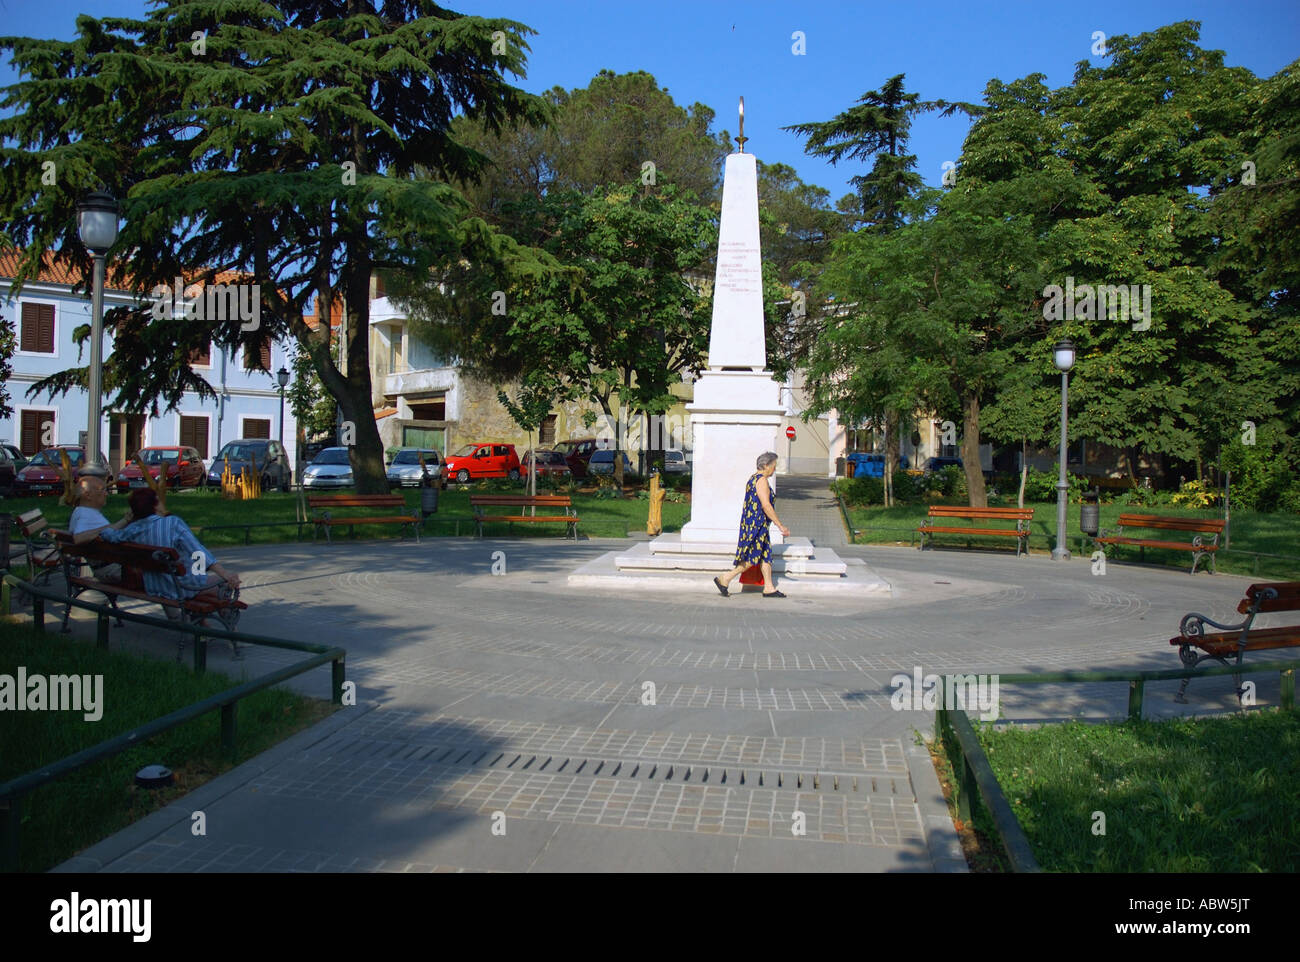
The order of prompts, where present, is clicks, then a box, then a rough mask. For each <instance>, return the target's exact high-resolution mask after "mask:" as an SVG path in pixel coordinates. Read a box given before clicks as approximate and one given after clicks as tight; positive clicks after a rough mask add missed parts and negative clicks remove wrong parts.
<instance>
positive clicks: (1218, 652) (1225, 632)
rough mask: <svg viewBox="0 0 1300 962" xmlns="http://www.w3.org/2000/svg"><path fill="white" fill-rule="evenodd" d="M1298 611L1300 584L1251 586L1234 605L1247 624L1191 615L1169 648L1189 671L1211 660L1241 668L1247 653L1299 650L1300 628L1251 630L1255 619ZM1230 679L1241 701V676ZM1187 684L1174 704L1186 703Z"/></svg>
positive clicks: (1288, 582)
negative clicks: (1209, 629)
mask: <svg viewBox="0 0 1300 962" xmlns="http://www.w3.org/2000/svg"><path fill="white" fill-rule="evenodd" d="M1298 610H1300V581H1279V582H1274V583H1272V584H1261V585H1251V586H1250V587H1249V588H1247V589H1246V597H1244V598H1243V599H1241V602H1240V603H1239V604H1238V605H1237V612H1238V614H1243V615H1245V616H1246V620H1245V621H1243V622H1242V623H1241V624H1239V625H1222V624H1219V622H1217V621H1215V620H1213V619H1212V618H1209V617H1207V616H1206V615H1201V614H1197V613H1196V612H1192V613H1191V614H1187V615H1184V616H1183V620H1182V622H1181V623H1180V624H1179V626H1178V631H1179V635H1178V637H1177V638H1170V639H1169V644H1171V645H1177V646H1178V657H1179V658H1180V659H1181V660H1182V663H1183V664H1184V665H1186V666H1187V667H1188V668H1195V667H1196V666H1197V665H1199V664H1200V663H1201V662H1203V661H1205V660H1207V659H1210V658H1213V659H1214V660H1215V661H1217V662H1219V663H1220V664H1223V665H1227V664H1228V659H1229V658H1232V659H1234V664H1235V665H1236V667H1238V668H1240V667H1241V660H1242V657H1243V656H1244V655H1245V654H1246V652H1248V651H1264V650H1267V649H1270V648H1296V647H1300V625H1284V626H1282V627H1280V628H1256V627H1254V624H1255V618H1256V616H1257V615H1260V614H1264V613H1266V612H1272V611H1298ZM1206 625H1213V626H1214V627H1215V628H1220V629H1222V630H1221V631H1212V632H1207V631H1206V630H1205V626H1206ZM1196 649H1200V651H1197V650H1196ZM1232 677H1233V680H1234V681H1236V683H1237V697H1238V698H1239V699H1240V698H1241V695H1242V687H1241V675H1240V674H1234V675H1233V676H1232ZM1190 681H1191V678H1184V679H1183V684H1182V687H1180V688H1179V689H1178V694H1177V695H1176V696H1174V701H1178V702H1184V703H1186V701H1187V698H1186V697H1185V696H1186V692H1187V684H1188V682H1190Z"/></svg>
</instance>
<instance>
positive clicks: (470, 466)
mask: <svg viewBox="0 0 1300 962" xmlns="http://www.w3.org/2000/svg"><path fill="white" fill-rule="evenodd" d="M443 471H444V473H445V474H446V476H447V477H448V478H449V479H450V478H455V479H456V480H457V481H459V482H460V483H461V484H465V483H466V482H469V481H478V480H479V479H481V478H509V479H510V480H511V481H518V480H519V455H518V454H516V453H515V446H514V445H513V444H494V443H491V442H487V441H475V442H474V443H473V444H466V445H463V446H462V447H461V448H460V450H458V451H457V452H456V453H455V454H452V455H450V456H448V458H447V464H446V467H445V468H444V469H443Z"/></svg>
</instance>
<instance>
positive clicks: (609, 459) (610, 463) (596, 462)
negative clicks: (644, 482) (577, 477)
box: [587, 451, 636, 477]
mask: <svg viewBox="0 0 1300 962" xmlns="http://www.w3.org/2000/svg"><path fill="white" fill-rule="evenodd" d="M618 453H619V454H622V456H623V476H624V477H627V476H628V475H630V474H635V473H636V472H635V471H633V470H632V462H631V461H629V460H628V459H627V454H626V453H624V452H622V451H620V452H618ZM587 473H588V474H613V473H614V452H613V451H597V452H595V453H594V454H592V456H591V460H590V461H588V462H587Z"/></svg>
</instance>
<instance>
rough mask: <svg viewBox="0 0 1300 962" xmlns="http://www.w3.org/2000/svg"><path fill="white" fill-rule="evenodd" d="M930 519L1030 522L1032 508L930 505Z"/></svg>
mask: <svg viewBox="0 0 1300 962" xmlns="http://www.w3.org/2000/svg"><path fill="white" fill-rule="evenodd" d="M929 516H930V517H931V518H976V519H997V518H1001V519H1002V520H1004V521H1032V520H1033V517H1034V509H1033V508H967V507H963V506H962V505H960V504H932V505H930V514H929Z"/></svg>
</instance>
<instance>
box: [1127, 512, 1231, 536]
mask: <svg viewBox="0 0 1300 962" xmlns="http://www.w3.org/2000/svg"><path fill="white" fill-rule="evenodd" d="M1223 525H1224V522H1223V521H1215V520H1213V519H1209V518H1162V517H1160V516H1159V515H1153V514H1121V515H1120V516H1119V526H1120V527H1121V528H1158V529H1164V530H1167V531H1207V532H1215V533H1221V532H1222V531H1223Z"/></svg>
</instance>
